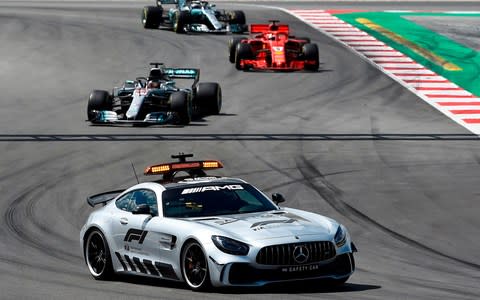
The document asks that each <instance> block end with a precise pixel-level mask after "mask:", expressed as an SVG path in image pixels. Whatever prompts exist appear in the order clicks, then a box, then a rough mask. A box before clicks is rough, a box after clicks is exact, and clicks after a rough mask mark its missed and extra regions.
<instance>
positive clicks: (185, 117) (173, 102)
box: [170, 91, 192, 125]
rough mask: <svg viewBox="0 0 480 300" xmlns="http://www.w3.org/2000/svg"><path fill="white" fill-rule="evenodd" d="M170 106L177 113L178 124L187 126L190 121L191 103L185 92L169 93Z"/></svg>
mask: <svg viewBox="0 0 480 300" xmlns="http://www.w3.org/2000/svg"><path fill="white" fill-rule="evenodd" d="M170 106H171V109H172V111H174V112H176V113H177V115H178V121H179V123H180V124H182V125H187V124H189V123H190V122H191V121H192V103H191V101H190V99H189V97H188V94H187V93H186V92H182V91H180V92H174V93H171V94H170Z"/></svg>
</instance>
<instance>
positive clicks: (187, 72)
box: [163, 68, 200, 85]
mask: <svg viewBox="0 0 480 300" xmlns="http://www.w3.org/2000/svg"><path fill="white" fill-rule="evenodd" d="M163 72H165V74H166V75H168V76H169V77H170V78H172V79H174V78H178V79H193V81H194V83H193V85H195V84H197V83H198V81H199V80H200V69H190V68H164V69H163Z"/></svg>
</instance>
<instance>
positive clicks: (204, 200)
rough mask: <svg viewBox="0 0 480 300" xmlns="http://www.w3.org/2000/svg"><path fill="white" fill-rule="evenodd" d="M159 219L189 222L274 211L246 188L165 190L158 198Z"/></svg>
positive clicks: (208, 186) (205, 186) (218, 185)
mask: <svg viewBox="0 0 480 300" xmlns="http://www.w3.org/2000/svg"><path fill="white" fill-rule="evenodd" d="M162 198H163V215H164V216H165V217H172V218H192V217H207V216H218V215H230V214H238V213H251V212H260V211H269V210H274V209H277V207H275V205H274V204H273V203H272V202H271V201H270V200H269V199H268V198H266V197H265V196H264V195H263V194H262V193H260V192H259V191H258V190H257V189H255V188H254V187H253V186H251V185H249V184H229V183H213V184H212V183H211V184H202V185H189V186H185V187H179V188H171V189H167V190H165V191H164V192H163V194H162Z"/></svg>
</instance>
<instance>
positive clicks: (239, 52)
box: [235, 43, 253, 70]
mask: <svg viewBox="0 0 480 300" xmlns="http://www.w3.org/2000/svg"><path fill="white" fill-rule="evenodd" d="M252 58H253V50H252V47H251V46H250V44H246V43H239V44H238V45H237V49H236V51H235V68H237V70H242V66H241V64H240V63H241V61H242V59H252Z"/></svg>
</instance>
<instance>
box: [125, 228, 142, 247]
mask: <svg viewBox="0 0 480 300" xmlns="http://www.w3.org/2000/svg"><path fill="white" fill-rule="evenodd" d="M147 233H148V231H146V230H140V229H133V228H132V229H129V230H128V231H127V234H126V235H125V238H124V239H123V240H124V241H125V242H131V241H138V243H139V244H143V241H144V240H145V237H146V236H147Z"/></svg>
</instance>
